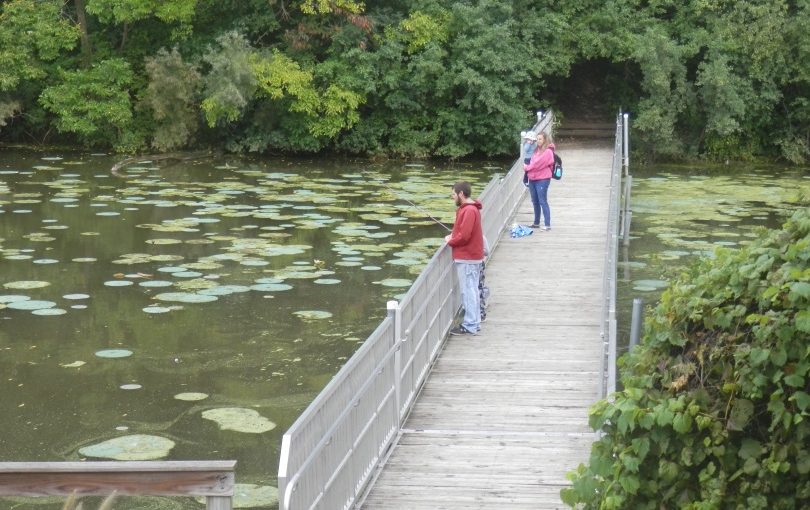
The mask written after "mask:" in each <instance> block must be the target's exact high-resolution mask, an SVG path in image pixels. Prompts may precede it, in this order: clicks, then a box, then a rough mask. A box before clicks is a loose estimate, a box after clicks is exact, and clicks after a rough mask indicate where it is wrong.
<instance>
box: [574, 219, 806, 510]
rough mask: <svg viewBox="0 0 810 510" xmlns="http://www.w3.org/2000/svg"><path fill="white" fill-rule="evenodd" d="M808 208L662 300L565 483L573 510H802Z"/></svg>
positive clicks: (697, 269) (597, 412)
mask: <svg viewBox="0 0 810 510" xmlns="http://www.w3.org/2000/svg"><path fill="white" fill-rule="evenodd" d="M809 260H810V208H805V209H803V210H800V211H797V212H796V213H795V214H794V215H793V217H792V218H791V219H790V220H789V221H788V222H787V223H786V224H785V225H784V226H783V228H782V230H777V231H771V232H768V233H766V234H764V235H763V236H762V237H761V238H760V239H758V240H757V241H755V242H753V243H752V244H751V245H749V246H748V247H746V248H743V249H741V250H739V251H731V250H718V251H717V253H716V257H715V258H714V259H704V260H700V261H698V262H696V263H695V264H693V265H692V266H691V267H690V268H689V269H688V270H687V271H686V272H685V273H684V274H683V275H681V277H680V278H678V281H677V282H675V283H674V284H673V286H672V287H671V288H670V289H669V290H668V291H666V292H664V294H663V296H662V298H661V302H660V304H659V305H658V306H657V308H656V309H655V310H654V312H653V314H652V316H651V317H648V319H647V321H646V324H645V331H644V342H643V344H642V345H641V346H639V347H637V348H636V349H634V351H633V352H632V353H630V354H629V355H627V356H625V357H624V358H623V359H622V360H621V363H620V365H621V366H622V382H623V384H624V388H625V389H624V390H623V391H620V392H617V393H615V394H614V395H613V396H612V399H611V400H607V401H601V402H599V403H597V404H595V405H594V406H593V408H592V409H591V413H590V423H591V426H592V427H593V428H594V430H597V431H599V432H601V434H603V435H602V436H601V438H600V439H599V440H598V441H597V442H596V443H594V445H593V447H592V450H591V456H590V461H589V463H588V465H587V466H586V465H580V466H579V468H578V469H577V470H576V471H573V472H571V473H569V478H570V479H571V480H572V482H573V485H572V487H570V488H566V489H563V490H562V491H561V495H562V498H563V501H564V502H566V503H567V504H569V505H571V506H576V507H578V508H600V509H614V508H633V509H651V510H652V509H656V510H660V509H671V508H686V509H716V508H745V509H764V508H770V509H793V508H808V507H810V476H808V474H809V473H810V422H808V418H809V417H810V385H809V384H808V377H809V376H810V374H808V371H809V370H810V265H808V261H809Z"/></svg>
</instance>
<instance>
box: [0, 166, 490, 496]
mask: <svg viewBox="0 0 810 510" xmlns="http://www.w3.org/2000/svg"><path fill="white" fill-rule="evenodd" d="M114 162H115V159H114V158H111V157H108V156H102V155H92V156H91V155H72V154H63V155H44V157H43V155H41V154H32V153H13V152H8V151H7V152H5V153H3V154H0V267H2V273H0V372H1V373H2V374H3V377H2V379H0V395H2V398H1V399H0V411H1V412H0V428H1V429H2V430H3V435H2V440H0V459H2V460H7V461H24V460H27V461H45V460H77V459H81V458H84V455H83V454H82V453H84V454H93V455H99V456H103V457H105V458H140V459H149V458H168V459H237V460H238V468H237V481H238V482H240V483H255V484H258V485H259V486H260V487H259V489H261V488H262V487H267V486H274V485H275V483H276V480H275V477H276V471H277V467H278V466H277V462H278V450H279V446H280V440H281V435H282V434H283V432H284V431H285V430H286V429H287V428H288V427H289V426H290V425H291V424H292V422H293V421H294V420H295V418H296V417H297V416H298V415H299V414H300V412H301V411H302V410H303V409H304V408H305V407H306V406H307V405H308V403H309V402H310V401H311V400H312V399H313V398H314V396H315V395H316V394H317V393H318V392H319V391H320V389H321V388H322V387H323V386H324V385H325V384H326V383H327V382H328V380H329V379H330V378H331V377H332V375H333V374H334V373H335V372H336V371H337V370H338V369H339V368H340V367H341V366H342V364H343V363H344V362H345V360H346V359H347V358H348V357H349V356H351V354H352V352H354V350H355V349H356V348H357V346H358V343H359V342H361V341H362V340H363V339H365V337H366V336H367V335H368V334H369V333H370V332H371V331H372V330H373V329H374V327H375V326H376V325H377V323H378V322H379V320H380V319H381V318H382V317H383V316H384V314H385V301H386V300H387V299H391V298H394V297H396V296H397V295H399V294H401V293H402V292H404V291H405V290H406V289H407V286H408V285H409V284H410V282H411V281H412V280H413V279H414V278H415V277H416V275H418V274H419V271H420V269H421V267H422V266H423V265H424V264H425V263H426V262H427V261H428V259H429V257H430V256H432V254H433V253H434V251H435V249H436V248H437V247H438V246H439V244H440V242H441V239H442V237H443V236H444V234H445V231H444V230H443V229H442V228H441V227H439V226H437V225H436V224H435V223H433V221H432V220H430V219H429V218H426V217H425V213H426V212H427V213H429V214H430V215H432V216H434V217H436V218H438V219H439V220H440V221H442V222H444V223H452V221H453V214H454V211H453V204H452V202H451V200H450V198H449V187H450V185H451V184H452V183H453V182H454V181H456V180H458V179H461V178H463V179H466V180H469V181H471V182H473V183H474V185H475V187H474V191H480V190H481V188H482V187H483V185H484V184H485V183H486V182H488V180H489V178H490V177H491V175H492V173H493V171H494V170H493V169H492V168H489V169H483V167H482V166H481V165H471V164H470V165H453V166H449V165H446V166H444V167H439V168H436V167H433V166H426V167H425V166H414V165H408V166H405V165H402V164H401V163H398V164H397V163H391V164H371V163H368V162H337V163H324V162H313V161H286V160H272V161H266V160H237V159H230V160H227V161H225V160H217V161H211V160H208V161H202V162H196V163H183V164H177V165H173V166H169V165H161V166H158V165H156V164H152V163H150V162H140V163H138V164H136V165H133V166H130V167H128V168H126V169H124V170H123V171H122V172H121V176H120V177H117V176H113V175H110V173H109V168H110V167H111V166H112V164H113V163H114ZM408 201H410V202H413V203H414V204H416V207H414V206H413V205H411V204H410V203H409V202H408ZM221 408H227V409H231V410H232V411H230V412H227V413H225V414H227V417H226V418H227V419H228V420H230V421H228V422H227V425H223V421H222V420H224V419H225V418H222V417H221V414H217V413H211V412H209V411H211V410H216V409H221ZM124 436H138V437H139V438H140V436H145V437H149V436H153V437H156V438H158V440H157V441H153V442H151V443H150V442H149V441H148V440H144V441H143V443H139V444H137V445H135V446H133V447H131V448H130V447H123V448H121V447H120V445H117V446H115V448H118V449H117V450H116V449H115V448H113V450H114V453H110V450H109V446H110V443H105V442H106V441H109V440H112V439H115V438H120V437H124ZM99 445H102V448H101V449H98V448H95V449H94V448H92V447H95V446H99ZM104 448H107V449H104ZM80 450H81V452H80ZM99 451H102V452H105V453H98V452H99ZM166 451H168V452H169V453H168V456H166V453H165V452H166ZM88 452H90V453H88ZM122 452H123V453H122ZM130 501H133V500H131V499H130ZM137 501H138V502H137V503H127V502H126V501H125V500H121V502H119V504H117V505H116V508H145V507H150V506H152V507H155V508H158V507H160V508H171V507H176V508H186V507H189V508H199V504H198V503H195V502H193V501H191V500H184V499H174V500H172V501H171V502H168V501H166V500H160V499H155V498H141V499H138V500H137ZM150 501H157V503H149V502H150ZM41 502H42V503H46V505H45V506H44V508H47V507H48V505H50V507H54V508H58V505H57V504H56V503H54V502H53V501H52V500H51V501H48V500H42V501H41ZM26 504H30V502H29V503H26ZM26 504H23V507H24V506H25V505H26ZM16 505H18V503H14V502H13V500H0V508H12V507H15V506H16ZM54 505H56V506H54Z"/></svg>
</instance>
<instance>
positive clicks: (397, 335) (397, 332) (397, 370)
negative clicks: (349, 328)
mask: <svg viewBox="0 0 810 510" xmlns="http://www.w3.org/2000/svg"><path fill="white" fill-rule="evenodd" d="M386 308H387V309H388V316H389V317H390V318H391V320H392V321H394V345H395V346H396V352H395V353H394V394H395V397H394V401H395V402H396V408H397V428H399V427H401V426H402V311H401V309H400V307H399V302H397V301H395V300H391V301H389V302H388V303H387V305H386Z"/></svg>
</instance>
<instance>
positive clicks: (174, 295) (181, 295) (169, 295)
mask: <svg viewBox="0 0 810 510" xmlns="http://www.w3.org/2000/svg"><path fill="white" fill-rule="evenodd" d="M155 299H157V300H160V301H176V302H178V303H210V302H212V301H216V300H217V299H219V298H217V297H216V296H207V295H205V294H196V293H191V292H164V293H162V294H158V295H157V296H155Z"/></svg>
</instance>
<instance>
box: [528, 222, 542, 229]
mask: <svg viewBox="0 0 810 510" xmlns="http://www.w3.org/2000/svg"><path fill="white" fill-rule="evenodd" d="M529 228H540V225H538V224H537V223H532V224H531V225H529Z"/></svg>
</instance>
